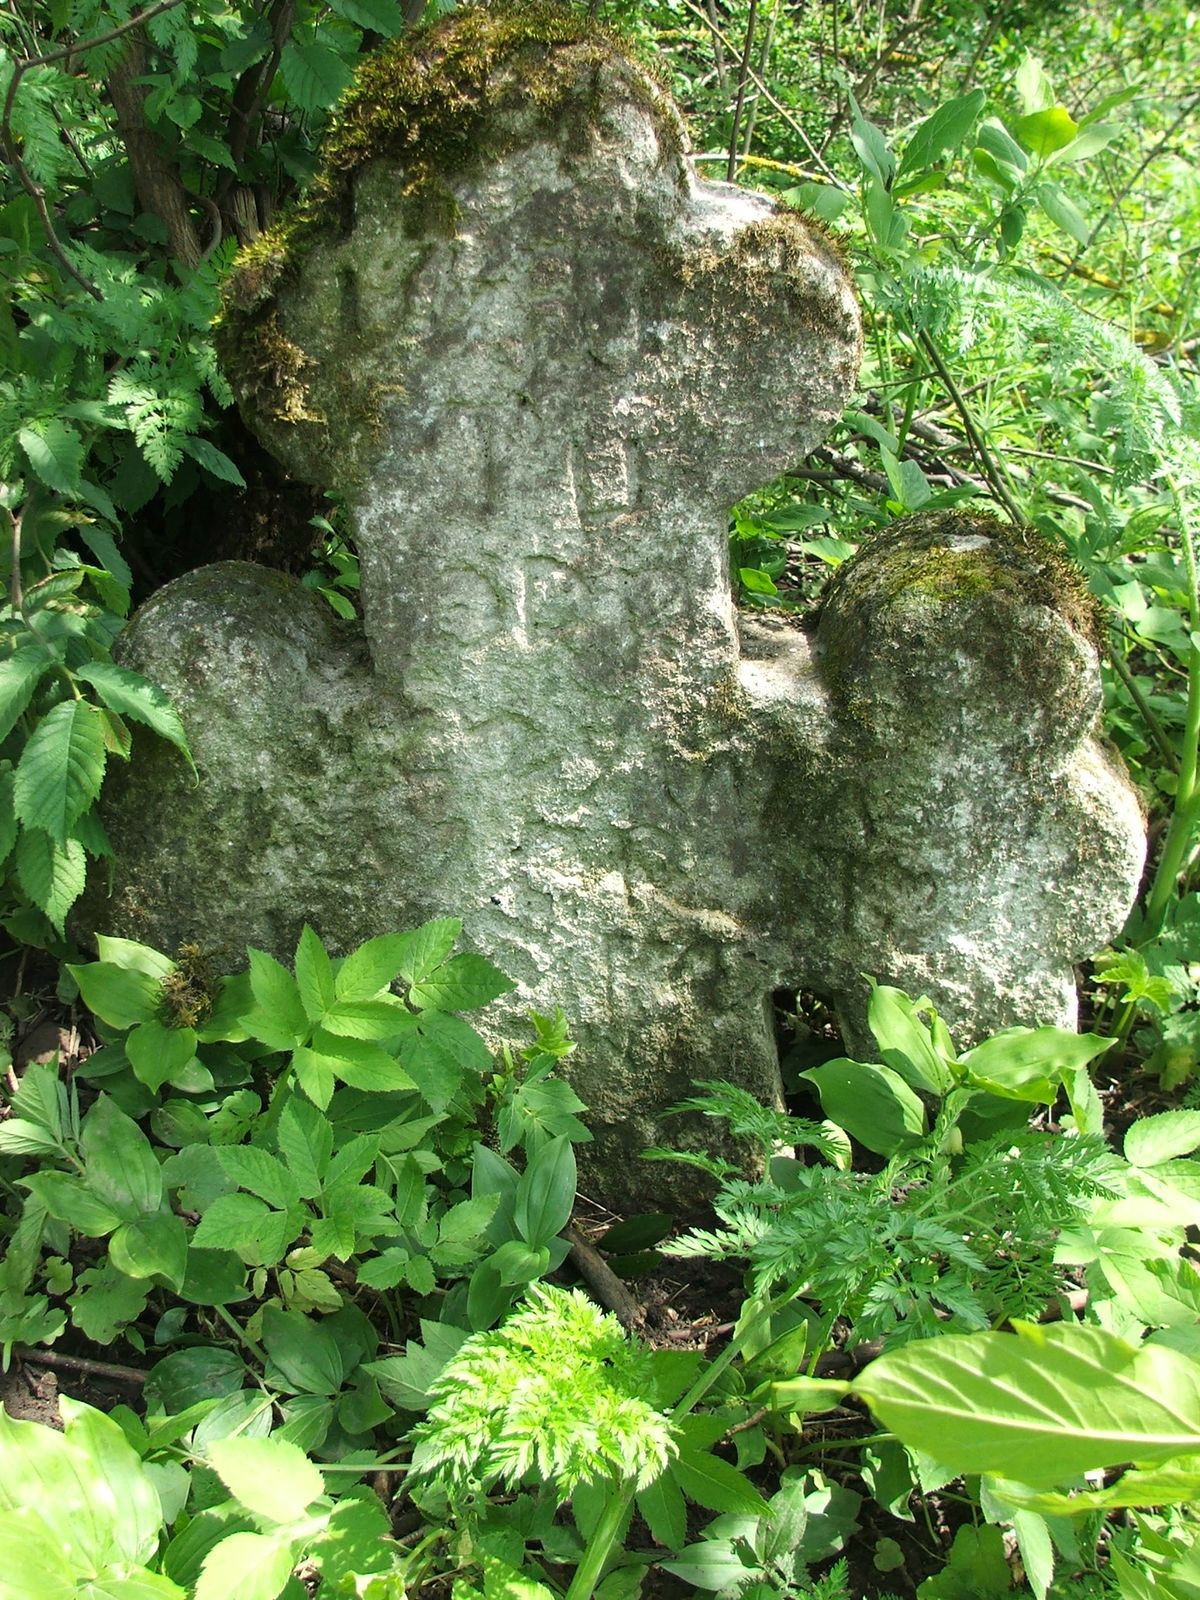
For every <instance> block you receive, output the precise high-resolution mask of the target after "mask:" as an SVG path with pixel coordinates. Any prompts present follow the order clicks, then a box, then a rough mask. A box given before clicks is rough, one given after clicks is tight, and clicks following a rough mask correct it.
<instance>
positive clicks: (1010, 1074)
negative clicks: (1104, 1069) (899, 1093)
mask: <svg viewBox="0 0 1200 1600" xmlns="http://www.w3.org/2000/svg"><path fill="white" fill-rule="evenodd" d="M1112 1044H1113V1041H1112V1040H1111V1039H1102V1038H1100V1036H1099V1035H1098V1034H1095V1033H1069V1032H1068V1031H1067V1030H1066V1029H1065V1028H1049V1027H1046V1028H1009V1029H1007V1030H1006V1031H1005V1032H1003V1033H997V1034H993V1036H992V1037H991V1038H990V1039H985V1040H984V1041H983V1043H982V1044H977V1045H976V1046H975V1048H974V1049H973V1050H968V1051H967V1052H966V1054H965V1055H964V1056H962V1057H961V1062H962V1065H963V1066H964V1067H965V1068H966V1069H967V1077H968V1080H969V1081H970V1082H971V1083H973V1084H978V1085H979V1086H980V1087H981V1088H985V1089H987V1090H988V1091H989V1092H990V1093H992V1094H996V1095H1000V1096H1001V1097H1002V1098H1004V1099H1007V1100H1029V1101H1034V1102H1037V1103H1039V1104H1041V1105H1050V1104H1051V1103H1052V1102H1053V1101H1054V1099H1055V1097H1056V1095H1057V1094H1058V1088H1059V1084H1060V1082H1061V1074H1062V1073H1064V1072H1071V1071H1074V1070H1075V1069H1076V1068H1078V1067H1083V1066H1086V1065H1087V1064H1088V1063H1089V1062H1090V1061H1094V1060H1095V1059H1096V1057H1097V1056H1101V1055H1103V1054H1104V1052H1105V1051H1106V1050H1111V1049H1112Z"/></svg>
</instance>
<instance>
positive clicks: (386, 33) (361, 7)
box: [332, 0, 403, 39]
mask: <svg viewBox="0 0 1200 1600" xmlns="http://www.w3.org/2000/svg"><path fill="white" fill-rule="evenodd" d="M332 5H333V9H334V11H336V12H337V14H338V16H339V17H346V18H348V19H349V21H351V22H353V23H357V25H358V26H359V27H360V28H369V29H370V31H371V32H372V33H378V34H380V35H381V36H382V37H383V38H385V39H390V38H392V37H393V35H395V34H397V33H399V32H400V29H401V27H402V25H403V19H402V18H401V15H400V7H399V6H398V5H397V4H396V0H332Z"/></svg>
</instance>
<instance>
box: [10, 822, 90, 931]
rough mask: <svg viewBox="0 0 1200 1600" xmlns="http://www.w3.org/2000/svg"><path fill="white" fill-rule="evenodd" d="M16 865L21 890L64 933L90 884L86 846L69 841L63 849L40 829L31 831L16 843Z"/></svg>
mask: <svg viewBox="0 0 1200 1600" xmlns="http://www.w3.org/2000/svg"><path fill="white" fill-rule="evenodd" d="M16 865H17V881H18V882H19V883H20V885H21V888H22V889H23V890H24V891H25V893H26V894H27V895H28V896H29V898H30V900H31V901H32V902H33V904H34V905H35V906H37V907H38V909H39V910H41V911H44V912H45V914H46V916H47V917H48V918H49V919H50V922H51V924H52V925H53V926H54V927H55V928H56V929H57V930H58V932H59V933H60V934H61V933H63V932H64V931H65V929H66V921H67V912H68V911H69V910H70V909H71V907H72V906H73V905H74V904H75V902H76V900H78V899H79V896H80V895H81V894H82V893H83V886H84V884H85V883H86V881H87V856H86V855H85V854H84V850H83V846H82V845H81V844H80V843H79V842H78V841H77V840H75V839H68V840H67V842H66V845H65V846H64V847H63V848H62V849H61V850H60V849H59V847H58V846H57V845H56V844H54V843H53V842H52V841H51V840H50V839H49V838H48V837H47V835H46V834H44V833H43V832H42V830H41V829H40V828H30V829H29V830H28V831H26V832H24V833H22V834H21V837H20V838H19V839H18V840H17V854H16Z"/></svg>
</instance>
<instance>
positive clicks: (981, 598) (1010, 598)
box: [819, 509, 1103, 715]
mask: <svg viewBox="0 0 1200 1600" xmlns="http://www.w3.org/2000/svg"><path fill="white" fill-rule="evenodd" d="M913 602H916V603H917V604H920V603H921V602H925V603H926V604H927V605H928V608H929V616H930V621H931V623H933V621H934V618H936V617H938V616H945V615H946V613H947V612H951V613H953V612H954V611H956V610H957V609H958V608H959V607H961V608H963V610H964V612H965V613H966V614H967V615H968V616H970V615H974V616H975V618H976V621H977V624H978V629H977V631H978V634H980V635H982V634H986V633H987V632H988V630H989V629H998V630H999V634H998V639H999V642H1000V643H1002V644H1003V645H1004V646H1005V648H1006V650H1007V649H1009V648H1010V647H1011V640H1010V638H1009V635H1008V630H1007V628H1006V626H1005V624H1004V621H1003V617H1002V616H1001V615H1000V614H999V613H998V611H997V605H999V606H1001V607H1002V608H1003V609H1004V610H1009V608H1011V607H1012V606H1014V605H1026V606H1045V607H1047V608H1048V609H1049V610H1052V611H1054V612H1056V613H1057V614H1058V615H1059V616H1061V617H1062V618H1063V619H1064V620H1065V621H1066V622H1068V623H1069V624H1070V626H1071V628H1072V629H1073V630H1074V631H1075V632H1076V633H1077V634H1079V635H1081V636H1082V637H1083V638H1085V639H1086V640H1088V642H1089V643H1090V644H1091V645H1092V646H1093V648H1095V649H1097V650H1099V649H1100V648H1101V644H1102V640H1103V625H1102V617H1101V611H1100V606H1099V603H1098V602H1097V600H1096V599H1095V597H1094V596H1093V595H1091V594H1090V593H1089V591H1088V589H1087V586H1086V584H1085V582H1084V578H1083V574H1082V572H1081V571H1080V569H1079V568H1078V567H1077V566H1076V565H1075V563H1074V562H1073V561H1071V559H1070V558H1069V557H1068V556H1067V555H1066V553H1065V552H1064V551H1061V550H1059V549H1057V548H1056V547H1055V546H1054V545H1053V544H1051V543H1050V541H1049V540H1047V539H1045V538H1044V537H1043V536H1042V535H1041V534H1040V533H1038V532H1037V531H1036V530H1035V529H1033V528H1029V527H1014V526H1012V525H1011V524H1009V523H1004V522H1000V521H999V520H998V519H997V518H995V517H992V516H988V515H986V514H984V513H980V512H976V511H968V510H957V509H956V510H943V511H928V512H918V513H917V514H916V515H914V516H911V517H904V518H902V519H901V520H900V521H898V522H896V523H894V524H893V525H892V526H891V527H890V528H888V529H887V530H886V531H885V532H883V533H881V534H878V535H876V536H875V537H874V538H873V539H872V540H871V541H870V543H869V544H867V545H866V546H865V547H864V548H863V550H862V551H860V553H859V554H858V555H857V556H855V557H854V559H853V560H851V561H848V562H847V563H846V564H845V566H844V567H842V569H841V570H840V572H839V573H838V575H837V577H836V578H835V579H834V581H833V583H832V584H831V585H830V588H829V591H828V593H827V594H826V597H825V600H824V602H823V604H822V608H821V617H820V634H819V637H820V643H821V656H822V669H823V674H824V676H825V679H826V682H827V684H828V685H829V688H830V690H831V692H832V693H833V694H834V696H835V698H836V700H837V701H838V703H839V705H840V707H841V709H842V711H843V712H844V713H845V712H848V713H850V714H851V715H853V712H854V707H855V705H856V703H857V696H856V693H855V679H856V677H857V676H858V669H859V666H860V665H861V661H860V657H861V654H862V651H863V650H864V649H865V650H871V649H872V648H873V643H872V641H874V643H875V644H877V643H878V639H877V637H876V635H877V631H878V627H879V622H880V619H881V616H882V613H883V612H885V611H886V610H888V609H890V608H891V607H892V606H894V605H897V604H902V605H906V606H907V607H908V608H910V609H911V607H912V605H913ZM1010 614H1011V613H1010ZM935 626H936V624H935ZM919 631H921V630H919ZM939 631H940V630H939ZM951 631H952V632H957V631H958V629H957V627H955V628H954V629H952V630H951ZM977 645H978V647H979V648H981V649H986V647H987V642H986V640H985V639H983V638H978V639H977Z"/></svg>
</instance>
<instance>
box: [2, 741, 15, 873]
mask: <svg viewBox="0 0 1200 1600" xmlns="http://www.w3.org/2000/svg"><path fill="white" fill-rule="evenodd" d="M13 787H14V778H13V773H12V769H11V768H10V767H9V766H8V764H7V762H6V763H5V764H4V766H3V767H2V768H0V861H5V860H7V859H8V857H9V856H10V855H11V854H12V847H13V845H15V844H16V842H17V813H16V812H15V810H14V809H13Z"/></svg>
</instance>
